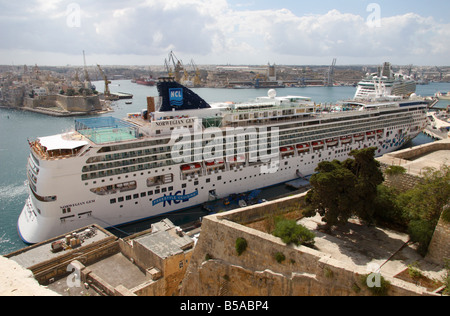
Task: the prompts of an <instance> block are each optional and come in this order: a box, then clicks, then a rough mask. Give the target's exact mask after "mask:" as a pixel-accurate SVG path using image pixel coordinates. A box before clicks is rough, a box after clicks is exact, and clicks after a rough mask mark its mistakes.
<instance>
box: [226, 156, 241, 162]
mask: <svg viewBox="0 0 450 316" xmlns="http://www.w3.org/2000/svg"><path fill="white" fill-rule="evenodd" d="M227 160H228V162H229V163H242V162H245V156H244V155H240V156H234V157H230V158H227Z"/></svg>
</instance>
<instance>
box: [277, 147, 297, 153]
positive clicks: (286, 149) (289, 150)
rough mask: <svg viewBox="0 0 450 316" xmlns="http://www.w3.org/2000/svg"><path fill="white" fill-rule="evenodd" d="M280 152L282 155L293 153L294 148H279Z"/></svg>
mask: <svg viewBox="0 0 450 316" xmlns="http://www.w3.org/2000/svg"><path fill="white" fill-rule="evenodd" d="M280 151H281V152H282V153H284V154H286V153H292V152H294V147H281V148H280Z"/></svg>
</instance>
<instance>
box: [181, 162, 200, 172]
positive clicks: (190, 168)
mask: <svg viewBox="0 0 450 316" xmlns="http://www.w3.org/2000/svg"><path fill="white" fill-rule="evenodd" d="M201 167H202V166H201V165H200V164H199V163H195V164H189V165H183V166H181V171H195V170H198V169H200V168H201Z"/></svg>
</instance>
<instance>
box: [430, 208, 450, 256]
mask: <svg viewBox="0 0 450 316" xmlns="http://www.w3.org/2000/svg"><path fill="white" fill-rule="evenodd" d="M449 208H450V205H449V206H447V211H446V212H450V210H449ZM443 217H444V212H443V213H442V215H441V218H440V220H439V222H438V224H437V226H436V229H435V230H434V234H433V238H432V240H431V243H430V246H429V248H428V254H427V259H430V260H431V261H434V262H436V263H438V264H444V262H445V261H446V260H450V223H449V222H447V221H445V220H444V218H443Z"/></svg>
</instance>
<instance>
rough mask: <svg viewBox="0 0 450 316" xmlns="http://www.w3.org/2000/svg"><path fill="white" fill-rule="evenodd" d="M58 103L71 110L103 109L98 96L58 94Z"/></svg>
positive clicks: (88, 110)
mask: <svg viewBox="0 0 450 316" xmlns="http://www.w3.org/2000/svg"><path fill="white" fill-rule="evenodd" d="M57 103H58V104H59V105H61V106H62V108H63V109H64V110H66V111H69V112H90V111H99V110H101V109H102V106H101V104H100V99H99V98H98V96H86V97H79V96H77V97H69V96H65V95H58V96H57Z"/></svg>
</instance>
